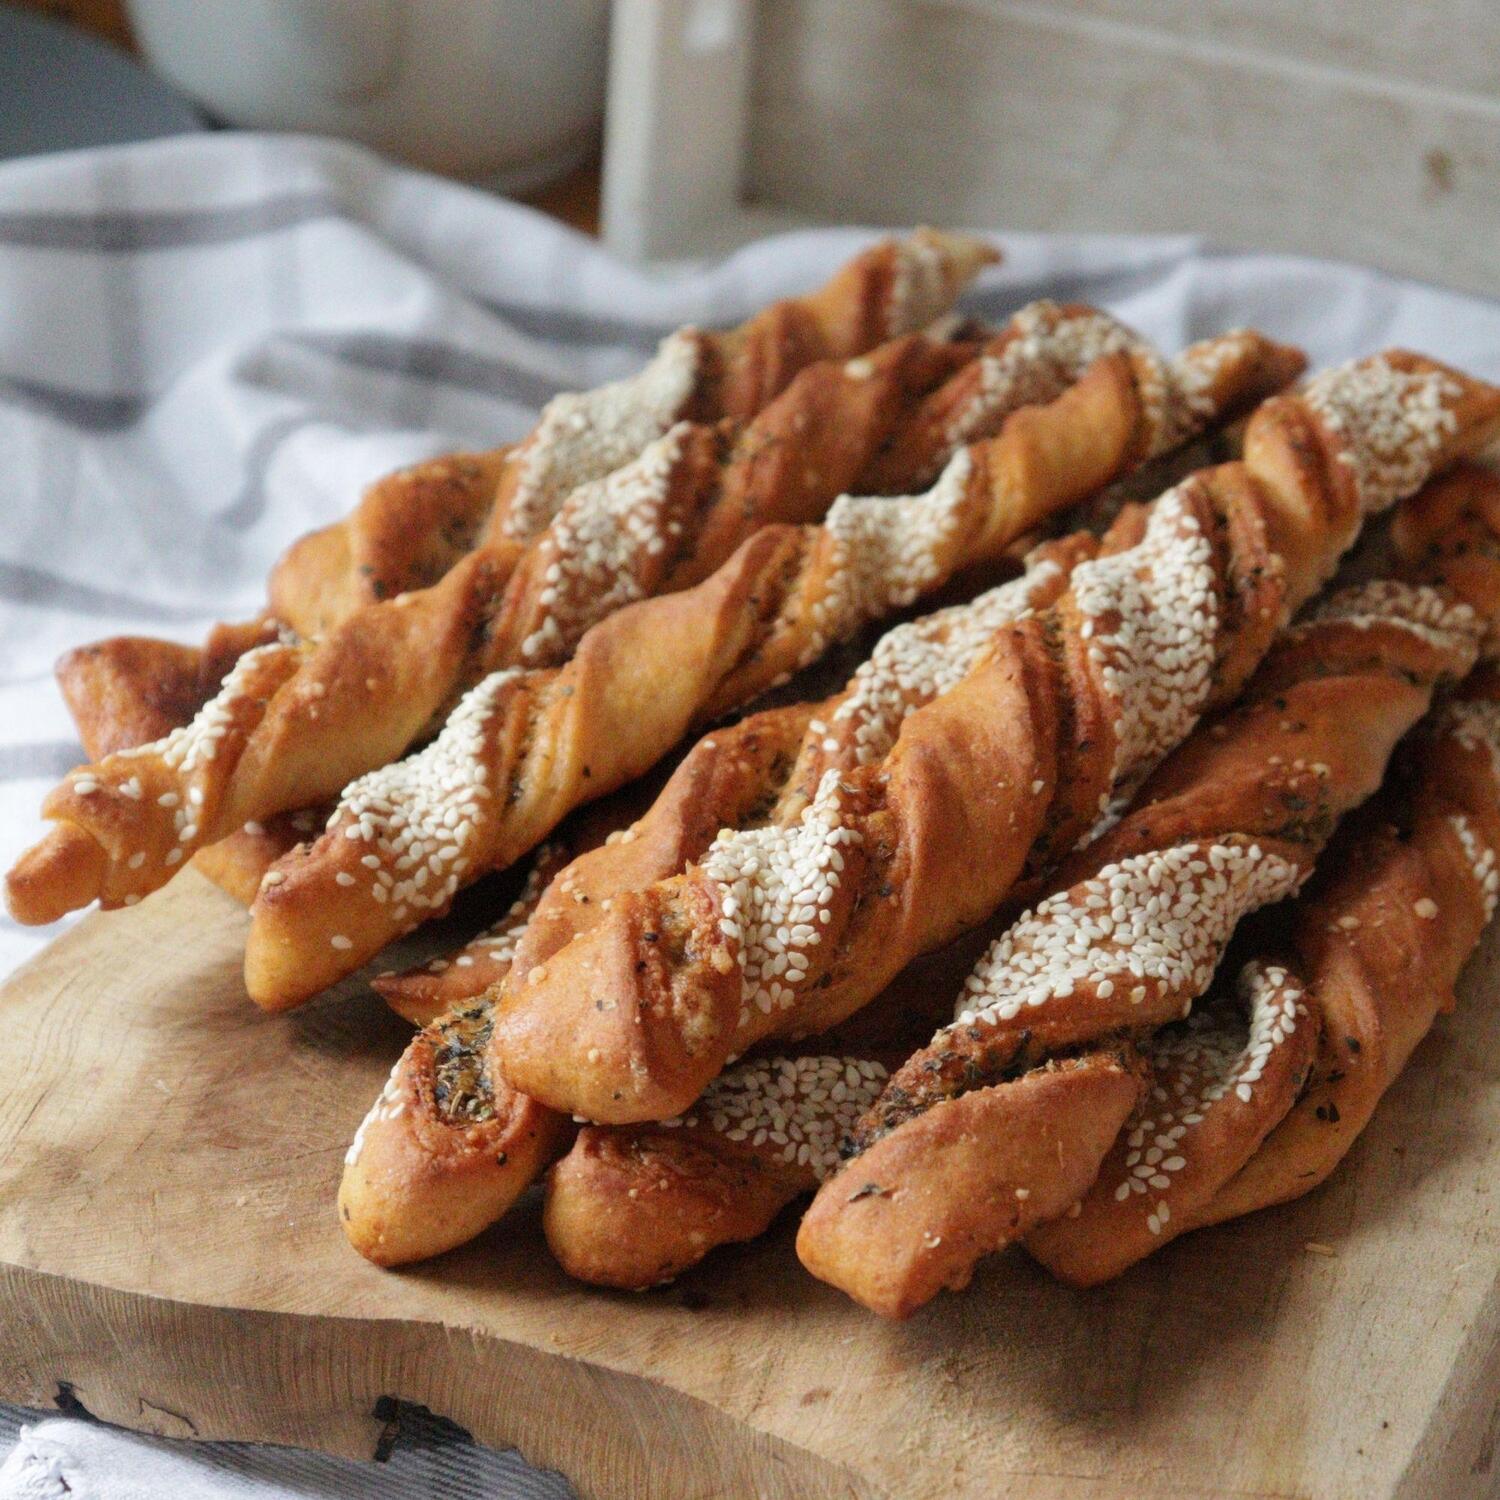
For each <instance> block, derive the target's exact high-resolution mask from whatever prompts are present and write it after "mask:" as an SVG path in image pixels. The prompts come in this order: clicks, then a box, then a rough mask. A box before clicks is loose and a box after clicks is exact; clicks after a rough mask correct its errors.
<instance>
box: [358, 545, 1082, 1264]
mask: <svg viewBox="0 0 1500 1500" xmlns="http://www.w3.org/2000/svg"><path fill="white" fill-rule="evenodd" d="M1096 545H1097V544H1096V543H1095V542H1094V540H1093V538H1091V537H1088V536H1086V535H1085V536H1079V537H1074V538H1069V539H1067V540H1066V541H1063V542H1059V543H1056V544H1053V545H1051V546H1049V547H1047V548H1044V549H1042V552H1041V554H1040V555H1039V556H1037V557H1035V558H1034V559H1032V563H1031V567H1030V569H1029V571H1028V573H1027V574H1026V576H1024V577H1023V578H1020V579H1016V580H1014V581H1013V582H1011V583H1009V584H1006V585H1003V586H1002V587H1001V588H999V589H997V590H995V591H993V593H992V594H990V595H986V596H984V597H982V598H981V599H979V600H976V601H974V602H973V603H972V604H969V605H962V606H956V607H954V608H951V609H948V610H943V611H939V612H938V613H937V614H935V615H932V616H929V617H927V618H926V619H923V620H919V621H915V622H913V623H911V624H908V625H902V626H898V627H897V628H896V629H894V630H892V631H890V632H889V633H888V634H887V635H886V636H885V637H884V638H883V640H882V642H881V645H880V646H879V647H877V649H876V653H875V656H874V657H873V658H872V662H871V663H870V665H869V666H868V667H865V668H862V669H861V671H860V673H858V674H856V678H855V682H854V685H853V686H852V688H851V689H850V691H851V692H858V691H860V690H861V689H862V688H863V687H864V686H865V684H867V683H869V682H870V681H871V680H872V679H874V680H879V681H884V682H887V683H889V682H890V680H891V678H890V672H889V670H888V668H889V665H890V664H891V663H894V662H898V661H899V662H910V661H911V660H912V658H913V656H914V654H915V653H917V652H919V651H925V652H926V653H927V655H928V656H929V658H930V659H931V660H932V661H933V662H934V663H935V664H936V663H937V661H938V659H939V657H940V656H941V655H942V654H943V653H945V652H946V653H950V654H951V655H953V656H954V657H956V658H957V659H958V662H959V663H960V665H959V666H958V668H957V669H958V670H961V669H962V667H961V663H962V662H963V661H964V660H966V658H965V657H964V655H963V653H965V652H967V653H968V654H969V655H972V654H973V653H974V652H975V651H976V650H977V649H979V642H980V641H981V640H982V639H983V635H984V632H982V631H980V630H977V629H975V628H974V625H975V622H976V621H984V622H992V621H993V619H994V618H995V617H997V616H999V615H1001V614H1006V615H1008V616H1011V617H1019V616H1020V615H1022V614H1024V613H1026V612H1027V611H1028V610H1031V609H1036V608H1040V607H1042V606H1043V605H1045V604H1046V603H1049V602H1050V601H1051V600H1052V599H1054V598H1056V597H1057V595H1058V594H1059V593H1061V591H1062V589H1063V588H1064V587H1065V586H1066V575H1067V571H1068V570H1069V569H1070V568H1071V567H1073V566H1074V565H1075V564H1076V563H1077V562H1078V561H1079V560H1081V559H1082V558H1083V557H1086V556H1090V555H1092V554H1093V552H1094V551H1095V549H1096ZM938 670H939V669H938V668H937V666H936V665H935V666H934V673H933V674H932V675H933V677H935V675H936V674H937V672H938ZM935 690H936V687H935V681H934V680H930V679H929V677H927V676H922V677H920V678H918V679H915V680H908V681H907V684H906V689H905V692H906V701H907V703H908V705H909V706H915V704H916V703H917V702H918V701H920V695H921V694H922V693H924V692H926V693H929V694H930V693H931V692H933V691H935ZM841 696H847V694H846V695H841ZM840 701H841V698H839V697H836V698H834V699H831V700H829V702H828V703H826V704H807V703H802V704H792V705H789V706H787V707H785V708H779V709H771V710H767V711H765V712H762V713H759V714H754V715H752V716H750V717H749V718H747V719H744V720H741V721H740V722H739V723H738V724H735V725H732V726H729V727H727V728H723V729H719V730H716V731H715V732H714V733H713V734H712V735H709V736H707V737H706V738H704V739H702V740H700V741H699V742H698V744H697V745H696V746H694V748H693V749H692V750H691V751H690V752H689V753H688V755H687V756H686V757H685V758H684V760H683V761H682V764H681V765H680V766H679V767H678V768H677V770H676V771H675V772H674V773H673V775H672V777H671V778H670V780H669V781H668V782H667V785H666V787H665V788H664V789H663V791H662V794H661V795H660V796H659V797H658V798H656V800H655V801H654V802H653V803H652V805H651V807H650V808H649V810H648V811H647V812H646V813H645V815H644V816H643V817H642V818H640V819H639V820H638V821H637V822H636V823H634V824H633V825H632V826H631V827H630V828H629V829H627V830H625V831H624V833H622V834H612V835H610V836H609V837H608V838H607V839H603V840H602V841H601V842H599V843H598V846H597V847H594V848H592V849H590V850H588V851H587V852H584V853H582V854H580V855H578V856H577V857H576V858H574V859H573V860H572V862H571V863H569V864H566V867H565V868H562V866H563V859H562V855H561V852H560V850H558V851H556V852H554V853H552V854H550V855H546V854H544V855H543V856H541V857H539V859H538V863H537V864H536V865H535V866H534V867H533V870H532V874H531V878H530V879H529V880H528V881H527V884H526V887H525V888H524V889H523V890H522V892H521V894H520V896H519V897H518V899H517V900H516V901H515V902H514V903H513V904H512V906H511V907H510V909H509V910H508V911H507V912H506V914H505V915H504V917H502V918H501V920H500V922H499V923H498V924H496V926H495V927H494V928H492V929H491V930H490V931H489V932H488V933H486V934H484V935H483V936H482V937H481V938H480V939H478V940H477V941H476V942H475V943H473V944H471V945H470V946H469V948H468V949H467V950H465V951H464V952H462V953H460V954H459V955H458V956H457V958H456V959H455V960H454V961H452V962H451V964H450V963H448V962H447V961H444V967H443V968H442V969H441V970H440V971H439V972H437V973H430V972H429V973H425V974H422V975H421V976H419V977H417V978H416V979H414V980H409V981H407V982H406V983H405V984H403V985H399V986H394V987H393V986H391V985H385V986H381V988H382V990H383V992H384V993H386V994H387V996H388V998H391V999H392V1001H393V1003H395V1004H396V1007H397V1009H399V1010H401V1011H402V1013H403V1014H406V1015H409V1016H411V1017H412V1018H413V1019H416V1020H418V1021H419V1022H420V1023H421V1024H423V1025H424V1026H425V1027H426V1030H424V1032H423V1033H422V1035H421V1037H419V1038H418V1040H417V1041H416V1042H415V1043H413V1045H412V1046H411V1047H409V1048H408V1049H407V1051H406V1053H405V1055H404V1056H403V1057H402V1058H401V1059H400V1060H399V1061H398V1062H397V1064H396V1067H395V1069H394V1071H393V1072H392V1075H391V1079H390V1082H389V1083H388V1084H387V1089H386V1092H385V1094H383V1095H382V1097H381V1099H380V1100H377V1102H376V1104H375V1106H374V1107H373V1109H372V1110H371V1112H370V1114H369V1116H368V1117H367V1119H366V1121H365V1124H364V1126H363V1127H362V1129H361V1132H360V1135H359V1137H358V1140H357V1143H356V1146H355V1148H353V1149H351V1152H350V1157H349V1160H348V1163H347V1164H346V1167H345V1172H344V1178H343V1183H342V1186H341V1188H340V1205H341V1217H342V1222H343V1227H344V1231H345V1233H346V1234H347V1235H348V1237H349V1239H350V1242H351V1243H352V1244H353V1245H354V1246H355V1248H356V1249H358V1250H359V1251H360V1252H361V1254H364V1255H366V1256H367V1257H369V1258H370V1259H372V1260H376V1261H378V1262H380V1263H382V1264H396V1263H398V1262H403V1261H407V1260H415V1259H421V1258H424V1257H426V1256H429V1255H435V1254H438V1253H439V1252H441V1251H443V1250H447V1249H451V1248H452V1247H453V1246H454V1245H457V1244H460V1243H462V1242H463V1241H464V1240H466V1239H468V1238H470V1237H471V1236H472V1235H473V1234H475V1233H477V1232H478V1230H479V1229H481V1228H483V1227H484V1226H485V1225H487V1224H489V1223H491V1222H493V1221H494V1220H496V1219H498V1218H500V1217H501V1216H502V1215H503V1214H504V1213H505V1212H506V1211H507V1210H508V1209H509V1208H510V1206H511V1204H512V1203H513V1202H514V1201H515V1199H516V1197H517V1196H518V1195H519V1194H520V1192H522V1191H523V1190H524V1189H525V1188H526V1187H527V1186H528V1185H529V1183H530V1182H531V1181H532V1179H533V1177H534V1175H535V1174H536V1173H537V1172H539V1171H540V1170H541V1168H542V1167H544V1166H545V1165H546V1164H547V1161H548V1160H549V1159H550V1156H551V1155H552V1154H554V1153H555V1152H556V1151H558V1150H561V1149H562V1148H563V1146H564V1145H565V1144H566V1142H567V1141H568V1139H569V1138H570V1136H571V1134H572V1127H571V1125H570V1124H569V1122H568V1120H567V1117H566V1116H562V1115H556V1114H554V1112H553V1111H551V1110H548V1109H546V1108H544V1107H543V1106H541V1105H539V1104H536V1103H535V1102H534V1101H529V1100H526V1099H525V1098H524V1096H522V1095H520V1094H519V1093H518V1092H517V1091H516V1090H515V1089H513V1088H511V1087H510V1086H509V1085H508V1084H507V1083H506V1082H505V1081H504V1079H503V1078H501V1077H499V1076H498V1074H497V1073H496V1072H495V1070H494V1068H493V1066H492V1064H491V1060H490V1058H489V1056H488V1046H487V1043H488V1037H489V1032H490V1028H491V1016H490V1010H491V1000H490V997H489V996H488V995H484V994H483V993H482V991H483V989H484V988H485V987H487V986H488V985H491V984H499V983H500V982H501V981H503V980H504V979H505V977H506V975H508V974H509V973H510V972H511V970H512V968H515V967H519V969H520V971H521V972H523V973H529V972H531V970H532V969H533V968H534V967H536V966H537V965H539V964H544V963H546V961H547V960H548V959H549V958H550V957H551V956H552V955H553V954H554V953H556V952H557V951H558V949H560V948H561V947H563V946H564V945H565V944H566V943H568V942H570V941H571V940H572V939H573V938H575V937H576V936H578V934H579V933H581V932H584V931H587V930H588V929H589V928H590V927H591V926H593V925H594V924H595V923H596V922H598V921H600V920H603V918H604V917H605V916H606V915H607V914H608V912H609V910H610V908H611V906H612V904H613V901H614V899H615V898H616V897H617V896H619V895H621V894H622V893H625V892H629V891H632V890H636V889H639V888H640V887H641V886H642V885H643V884H649V883H650V882H651V881H653V880H659V879H662V878H664V877H666V876H668V875H672V874H675V873H677V872H678V871H680V870H681V869H682V868H683V866H684V865H685V864H686V863H687V862H688V861H689V860H691V859H695V858H698V857H699V856H701V855H702V853H703V852H704V850H706V849H707V848H708V846H709V845H710V844H711V843H712V841H713V839H714V836H715V835H716V833H717V832H718V830H719V828H720V827H721V826H722V825H723V824H725V823H730V824H733V823H735V822H737V821H739V820H740V819H742V818H744V817H746V816H747V815H749V814H750V813H751V811H752V810H753V808H754V807H755V805H756V804H757V803H758V802H761V801H762V800H763V799H764V796H765V788H766V786H767V784H768V783H770V782H772V781H774V780H775V779H776V777H777V775H778V767H783V766H785V765H788V764H791V763H792V762H793V761H794V760H795V757H796V754H797V749H798V746H799V745H800V744H801V743H802V741H803V739H804V737H805V736H806V734H807V732H808V729H809V725H810V723H812V722H820V721H819V720H818V715H819V714H820V713H829V712H831V711H832V709H833V708H834V707H836V706H837V704H838V703H839V702H840ZM814 732H815V733H816V734H817V735H818V738H819V739H820V740H821V739H822V738H823V736H824V733H825V731H824V730H823V729H822V728H821V726H820V728H819V730H817V731H814ZM858 748H859V747H858V742H857V741H856V740H855V739H854V737H853V736H852V735H851V736H846V738H845V740H844V744H843V754H844V757H845V760H846V763H847V764H848V765H850V766H851V767H852V766H853V765H855V764H857V763H858V761H857V755H858ZM549 847H550V846H549ZM466 960H467V962H466ZM476 984H477V985H478V986H479V987H480V988H479V989H476V988H475V985H476ZM933 988H934V987H933V986H932V985H931V984H929V985H928V986H927V989H928V990H929V991H931V990H933ZM942 988H943V986H941V985H939V986H937V987H936V989H937V991H938V992H941V990H942ZM450 996H451V997H453V999H454V1000H455V1004H454V1005H452V1006H451V1007H448V1006H444V1007H442V1008H441V1009H440V1010H439V1011H436V1012H435V1011H434V1010H433V1008H432V1007H433V1006H434V1004H435V1002H437V1001H438V1000H440V999H443V998H447V997H450ZM901 1008H902V1009H903V1010H914V1009H916V1007H915V1006H914V1005H911V1004H907V1005H903V1006H902V1007H901ZM851 1040H852V1041H855V1042H864V1043H868V1042H869V1041H870V1040H871V1037H870V1035H869V1033H868V1032H867V1034H866V1036H864V1037H863V1038H852V1039H851ZM907 1040H908V1041H909V1040H910V1039H909V1038H908V1039H907ZM877 1041H878V1042H879V1044H882V1045H884V1044H888V1042H889V1038H878V1037H877ZM440 1055H441V1056H442V1057H443V1058H445V1059H446V1060H447V1062H446V1066H447V1067H448V1069H449V1071H450V1072H453V1071H455V1070H458V1071H462V1073H463V1075H464V1076H465V1078H466V1079H468V1080H469V1082H468V1085H467V1090H466V1094H465V1097H466V1098H473V1099H475V1100H479V1101H481V1102H480V1103H479V1104H477V1105H474V1106H470V1105H467V1104H466V1105H465V1106H464V1108H463V1109H461V1110H459V1111H458V1112H457V1113H454V1111H452V1110H451V1109H448V1108H446V1107H445V1106H444V1105H443V1104H442V1103H441V1101H440V1098H439V1093H440V1091H439V1088H438V1081H437V1071H436V1070H437V1061H436V1060H437V1058H438V1057H439V1056H440ZM397 1105H400V1106H401V1107H400V1108H399V1110H398V1109H396V1107H395V1106H397ZM476 1108H477V1109H479V1110H481V1111H482V1113H483V1116H484V1118H483V1120H480V1121H476V1119H475V1117H474V1109H476ZM491 1121H494V1122H496V1123H494V1124H493V1125H491V1123H490V1122H491ZM476 1124H483V1125H485V1126H486V1127H487V1128H485V1129H481V1130H475V1129H474V1127H475V1125H476ZM511 1136H515V1137H516V1138H518V1139H519V1140H520V1141H522V1142H524V1143H534V1144H535V1149H528V1150H519V1149H511V1147H509V1146H507V1145H505V1144H504V1141H505V1140H507V1139H509V1138H510V1137H511ZM501 1154H503V1155H504V1157H505V1160H504V1161H498V1160H497V1157H498V1156H499V1155H501ZM799 1180H800V1179H799ZM793 1196H795V1193H794V1194H793ZM772 1198H774V1194H772V1195H770V1196H768V1197H766V1198H764V1199H763V1200H762V1202H763V1204H770V1203H771V1201H772ZM770 1211H771V1212H774V1209H771V1210H770Z"/></svg>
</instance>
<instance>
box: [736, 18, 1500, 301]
mask: <svg viewBox="0 0 1500 1500" xmlns="http://www.w3.org/2000/svg"><path fill="white" fill-rule="evenodd" d="M757 19H758V32H757V36H756V51H755V68H754V76H753V80H752V106H751V110H750V131H749V140H748V143H747V152H746V175H745V190H746V192H747V194H748V196H749V197H750V199H751V200H752V201H754V202H761V203H768V204H774V205H776V206H778V207H783V208H789V209H792V210H794V211H797V212H801V213H806V214H808V215H810V216H814V217H818V218H824V217H835V218H839V219H848V220H861V221H869V222H875V223H882V222H886V223H894V222H902V223H904V222H910V221H912V220H914V219H929V220H934V221H942V222H946V223H971V224H978V225H987V226H994V227H998V228H1009V229H1039V230H1145V231H1152V230H1159V231H1186V230H1202V231H1204V232H1206V233H1207V234H1208V235H1209V236H1210V237H1211V238H1212V239H1214V240H1215V241H1217V242H1219V243H1222V244H1226V245H1248V246H1259V247H1264V248H1270V249H1285V250H1298V251H1305V252H1309V253H1312V254H1321V255H1331V256H1339V257H1345V258H1350V259H1356V260H1363V261H1368V262H1371V263H1374V264H1377V265H1384V266H1387V267H1390V268H1392V269H1397V270H1403V271H1407V272H1410V273H1412V274H1414V275H1417V276H1419V277H1423V278H1425V279H1427V280H1431V281H1437V282H1443V283H1446V284H1449V285H1454V286H1461V287H1467V288H1472V289H1474V290H1478V291H1495V290H1497V289H1500V5H1497V4H1495V3H1494V0H1427V3H1424V4H1411V3H1410V0H1038V3H1030V0H759V10H758V18H757Z"/></svg>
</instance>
